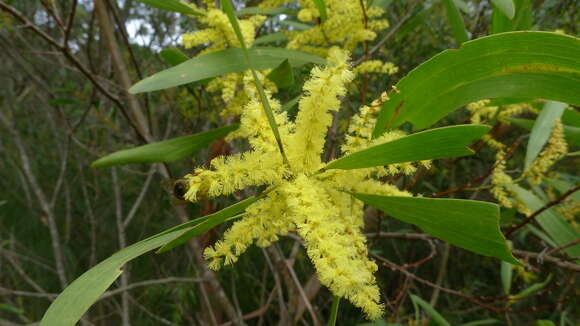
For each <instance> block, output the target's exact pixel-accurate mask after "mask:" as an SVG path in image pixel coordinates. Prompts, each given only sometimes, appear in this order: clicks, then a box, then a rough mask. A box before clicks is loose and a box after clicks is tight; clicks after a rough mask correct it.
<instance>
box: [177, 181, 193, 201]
mask: <svg viewBox="0 0 580 326" xmlns="http://www.w3.org/2000/svg"><path fill="white" fill-rule="evenodd" d="M188 189H189V185H188V184H187V181H186V180H184V179H178V180H175V182H174V183H173V196H175V198H177V199H179V200H185V198H184V196H185V194H186V193H187V190H188Z"/></svg>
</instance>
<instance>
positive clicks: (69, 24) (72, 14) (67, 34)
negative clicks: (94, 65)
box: [63, 0, 78, 44]
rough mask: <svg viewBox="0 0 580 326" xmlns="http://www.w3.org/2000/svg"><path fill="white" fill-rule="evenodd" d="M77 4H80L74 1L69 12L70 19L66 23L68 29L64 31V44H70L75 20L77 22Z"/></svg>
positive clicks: (76, 0)
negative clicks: (69, 40)
mask: <svg viewBox="0 0 580 326" xmlns="http://www.w3.org/2000/svg"><path fill="white" fill-rule="evenodd" d="M77 3H78V0H72V6H71V8H70V12H69V15H68V19H67V23H66V28H65V30H64V41H63V44H68V39H69V37H70V32H71V30H72V27H73V23H74V20H75V14H76V10H77Z"/></svg>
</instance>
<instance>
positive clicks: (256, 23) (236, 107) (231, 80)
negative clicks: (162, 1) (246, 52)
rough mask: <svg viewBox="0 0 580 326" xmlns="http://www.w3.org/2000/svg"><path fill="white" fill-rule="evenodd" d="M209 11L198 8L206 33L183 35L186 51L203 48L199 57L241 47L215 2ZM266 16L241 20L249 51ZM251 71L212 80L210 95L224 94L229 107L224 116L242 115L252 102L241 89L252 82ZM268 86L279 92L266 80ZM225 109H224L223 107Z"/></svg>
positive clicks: (195, 32) (254, 16) (265, 83)
mask: <svg viewBox="0 0 580 326" xmlns="http://www.w3.org/2000/svg"><path fill="white" fill-rule="evenodd" d="M206 5H207V6H208V9H201V8H198V7H195V6H193V5H191V6H193V7H194V9H195V10H197V11H199V12H202V13H203V14H204V15H203V16H200V17H199V18H197V19H198V20H199V22H200V23H201V24H202V25H204V26H207V27H206V28H204V29H200V30H197V31H194V32H192V33H186V34H182V35H181V39H182V44H183V46H184V47H185V48H186V49H189V48H193V47H196V46H200V45H203V46H204V49H203V50H201V51H200V52H199V53H198V55H203V54H207V53H210V52H215V51H219V50H224V49H226V48H230V47H237V48H239V47H240V42H239V40H238V39H237V37H236V34H235V32H234V29H233V27H232V26H231V24H230V21H229V20H228V17H227V15H226V14H225V13H224V12H223V11H222V10H220V9H216V8H214V5H213V2H212V1H206ZM265 20H266V16H262V15H252V16H250V17H249V18H248V19H239V20H238V21H239V24H240V30H241V32H242V36H243V37H244V42H245V44H246V45H247V46H248V47H251V46H252V43H253V42H254V39H255V37H256V29H257V28H259V27H260V26H262V24H263V23H264V21H265ZM250 76H251V73H250V72H249V71H247V72H245V73H231V74H227V75H225V76H222V77H218V78H214V79H212V80H211V81H210V82H209V83H208V85H207V91H209V92H221V99H222V100H223V103H224V104H225V110H223V111H222V112H221V114H222V115H224V116H227V115H239V114H241V112H242V108H243V106H244V105H245V104H246V103H247V102H248V101H249V98H248V97H247V96H246V93H245V92H244V90H243V87H242V86H241V85H244V83H245V81H247V79H248V78H251V77H250ZM264 86H265V87H266V88H267V89H268V90H270V91H271V92H276V91H277V89H276V85H275V84H274V83H273V82H271V81H269V80H264ZM220 106H221V105H220Z"/></svg>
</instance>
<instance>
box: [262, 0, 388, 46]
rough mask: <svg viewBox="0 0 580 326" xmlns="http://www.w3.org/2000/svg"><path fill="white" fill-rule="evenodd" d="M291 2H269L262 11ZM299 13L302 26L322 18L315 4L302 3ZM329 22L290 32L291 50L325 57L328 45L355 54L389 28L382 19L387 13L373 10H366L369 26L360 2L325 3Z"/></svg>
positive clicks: (303, 0) (301, 0) (332, 0)
mask: <svg viewBox="0 0 580 326" xmlns="http://www.w3.org/2000/svg"><path fill="white" fill-rule="evenodd" d="M287 3H291V1H288V0H286V1H280V0H266V1H264V2H262V3H261V4H260V8H263V9H269V8H277V7H280V6H282V5H284V4H287ZM298 3H299V4H300V8H301V9H300V11H299V12H298V19H299V20H301V21H303V22H311V21H314V20H317V19H318V18H319V17H320V13H319V11H318V9H317V8H316V5H315V3H314V1H311V0H299V1H298ZM325 5H326V13H327V19H326V20H325V21H324V22H321V23H320V24H319V23H317V24H316V25H314V26H313V27H312V28H309V29H307V30H302V31H291V32H288V35H289V39H290V41H289V42H288V48H290V49H299V50H302V51H307V52H311V53H315V54H319V55H322V56H326V53H327V52H328V44H339V45H340V46H341V47H342V48H344V49H345V50H348V51H352V50H353V49H354V48H355V47H356V46H357V45H358V44H360V43H361V42H364V41H372V40H374V39H375V38H376V35H377V32H379V31H382V30H384V29H386V28H388V27H389V23H388V21H387V20H385V19H381V18H380V17H381V16H382V15H383V13H384V10H383V9H382V8H380V7H376V6H371V7H369V8H365V11H366V17H367V26H366V27H365V19H364V14H363V9H362V7H361V2H360V1H358V0H325Z"/></svg>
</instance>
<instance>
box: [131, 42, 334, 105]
mask: <svg viewBox="0 0 580 326" xmlns="http://www.w3.org/2000/svg"><path fill="white" fill-rule="evenodd" d="M248 55H249V57H250V58H251V59H252V60H253V62H254V69H258V70H264V69H271V68H275V67H276V66H278V65H279V64H280V63H282V62H283V61H284V60H286V59H287V60H288V61H289V62H290V64H291V65H292V66H295V67H296V66H302V65H304V64H306V63H315V64H325V63H326V61H325V60H324V59H323V58H321V57H319V56H317V55H314V54H310V53H304V52H300V51H294V50H287V49H282V48H268V47H255V48H251V49H249V50H248ZM248 69H249V66H248V64H247V62H246V60H245V56H244V51H243V50H242V49H240V48H229V49H226V50H222V51H217V52H212V53H208V54H203V55H200V56H198V57H195V58H192V59H189V60H187V61H185V62H183V63H182V64H179V65H177V66H175V67H171V68H169V69H166V70H163V71H160V72H158V73H156V74H154V75H152V76H149V77H147V78H145V79H143V80H141V81H139V82H138V83H137V84H135V85H133V87H131V88H130V89H129V92H130V93H132V94H137V93H143V92H151V91H156V90H160V89H165V88H170V87H175V86H179V85H183V84H188V83H191V82H194V81H198V80H202V79H206V78H212V77H218V76H223V75H226V74H229V73H233V72H242V71H245V70H248Z"/></svg>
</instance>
